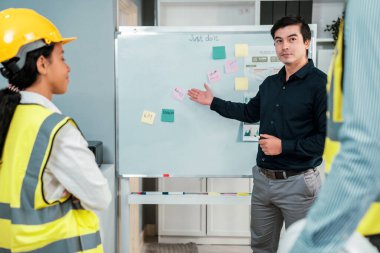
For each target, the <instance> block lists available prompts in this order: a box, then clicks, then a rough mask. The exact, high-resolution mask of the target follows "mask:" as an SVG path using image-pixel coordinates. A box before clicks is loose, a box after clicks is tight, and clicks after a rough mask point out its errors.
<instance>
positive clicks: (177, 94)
mask: <svg viewBox="0 0 380 253" xmlns="http://www.w3.org/2000/svg"><path fill="white" fill-rule="evenodd" d="M184 96H185V91H184V89H182V88H181V87H175V88H174V90H173V92H172V98H174V99H177V100H180V101H181V100H183V98H184Z"/></svg>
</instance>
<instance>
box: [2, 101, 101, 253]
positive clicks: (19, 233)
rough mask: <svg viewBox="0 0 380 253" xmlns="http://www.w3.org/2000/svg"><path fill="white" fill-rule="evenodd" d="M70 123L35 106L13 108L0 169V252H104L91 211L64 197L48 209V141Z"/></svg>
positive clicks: (96, 223) (50, 145)
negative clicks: (44, 177) (44, 181)
mask: <svg viewBox="0 0 380 253" xmlns="http://www.w3.org/2000/svg"><path fill="white" fill-rule="evenodd" d="M67 123H71V124H73V125H75V124H74V123H73V121H71V120H70V118H68V117H65V116H62V115H60V114H57V113H52V112H51V111H50V110H48V109H46V108H44V107H42V106H39V105H18V106H17V108H16V111H15V113H14V116H13V118H12V122H11V126H10V128H9V131H8V134H7V139H6V142H5V145H4V152H3V156H2V163H1V164H0V227H1V229H0V253H1V252H36V253H37V252H38V253H44V252H46V253H48V252H49V253H51V252H54V253H56V252H57V253H61V252H62V253H68V252H84V251H86V252H96V253H101V252H103V248H102V244H101V241H100V234H99V224H98V219H97V217H96V215H95V214H94V213H93V212H92V211H88V210H84V209H83V208H82V207H81V205H80V203H79V201H77V200H74V199H73V198H72V196H71V195H68V196H66V197H64V198H61V199H60V200H58V201H56V202H54V203H49V202H48V201H47V200H45V198H44V195H43V186H42V175H43V172H44V169H45V166H46V163H47V160H48V158H49V155H50V152H51V148H52V143H53V139H54V137H55V135H56V133H57V132H58V130H59V129H60V128H61V127H62V126H64V125H65V124H67Z"/></svg>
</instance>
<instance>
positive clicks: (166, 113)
mask: <svg viewBox="0 0 380 253" xmlns="http://www.w3.org/2000/svg"><path fill="white" fill-rule="evenodd" d="M161 121H162V122H174V110H173V109H162V113H161Z"/></svg>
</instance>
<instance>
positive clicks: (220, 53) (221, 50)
mask: <svg viewBox="0 0 380 253" xmlns="http://www.w3.org/2000/svg"><path fill="white" fill-rule="evenodd" d="M212 59H214V60H218V59H226V48H225V47H224V46H220V47H213V48H212Z"/></svg>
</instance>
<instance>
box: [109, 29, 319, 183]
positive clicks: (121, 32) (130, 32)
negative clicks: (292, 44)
mask: <svg viewBox="0 0 380 253" xmlns="http://www.w3.org/2000/svg"><path fill="white" fill-rule="evenodd" d="M309 27H310V30H311V41H310V45H311V49H309V55H310V53H311V55H312V57H311V59H312V60H313V62H314V63H316V61H317V59H316V56H317V53H316V52H317V45H316V41H317V25H316V24H309ZM271 28H272V25H249V26H248V25H247V26H120V27H119V29H118V32H116V34H115V77H116V78H115V79H116V87H115V101H116V105H115V107H116V108H115V109H116V110H115V111H116V117H115V118H116V141H115V143H116V148H115V149H116V172H117V174H118V175H119V177H120V178H132V177H134V178H163V177H165V176H163V175H162V174H153V175H151V174H149V175H146V174H128V173H120V167H119V108H118V105H119V101H118V95H117V94H118V90H119V88H118V87H119V82H118V54H117V52H118V38H125V37H127V36H128V37H129V36H137V35H138V36H141V35H163V34H170V33H175V34H188V33H210V32H223V33H231V34H234V33H239V34H241V33H247V34H249V33H260V32H263V33H268V31H270V29H271ZM170 177H174V178H194V177H195V178H251V177H252V175H251V174H250V175H214V174H213V175H203V174H202V175H175V174H170Z"/></svg>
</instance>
